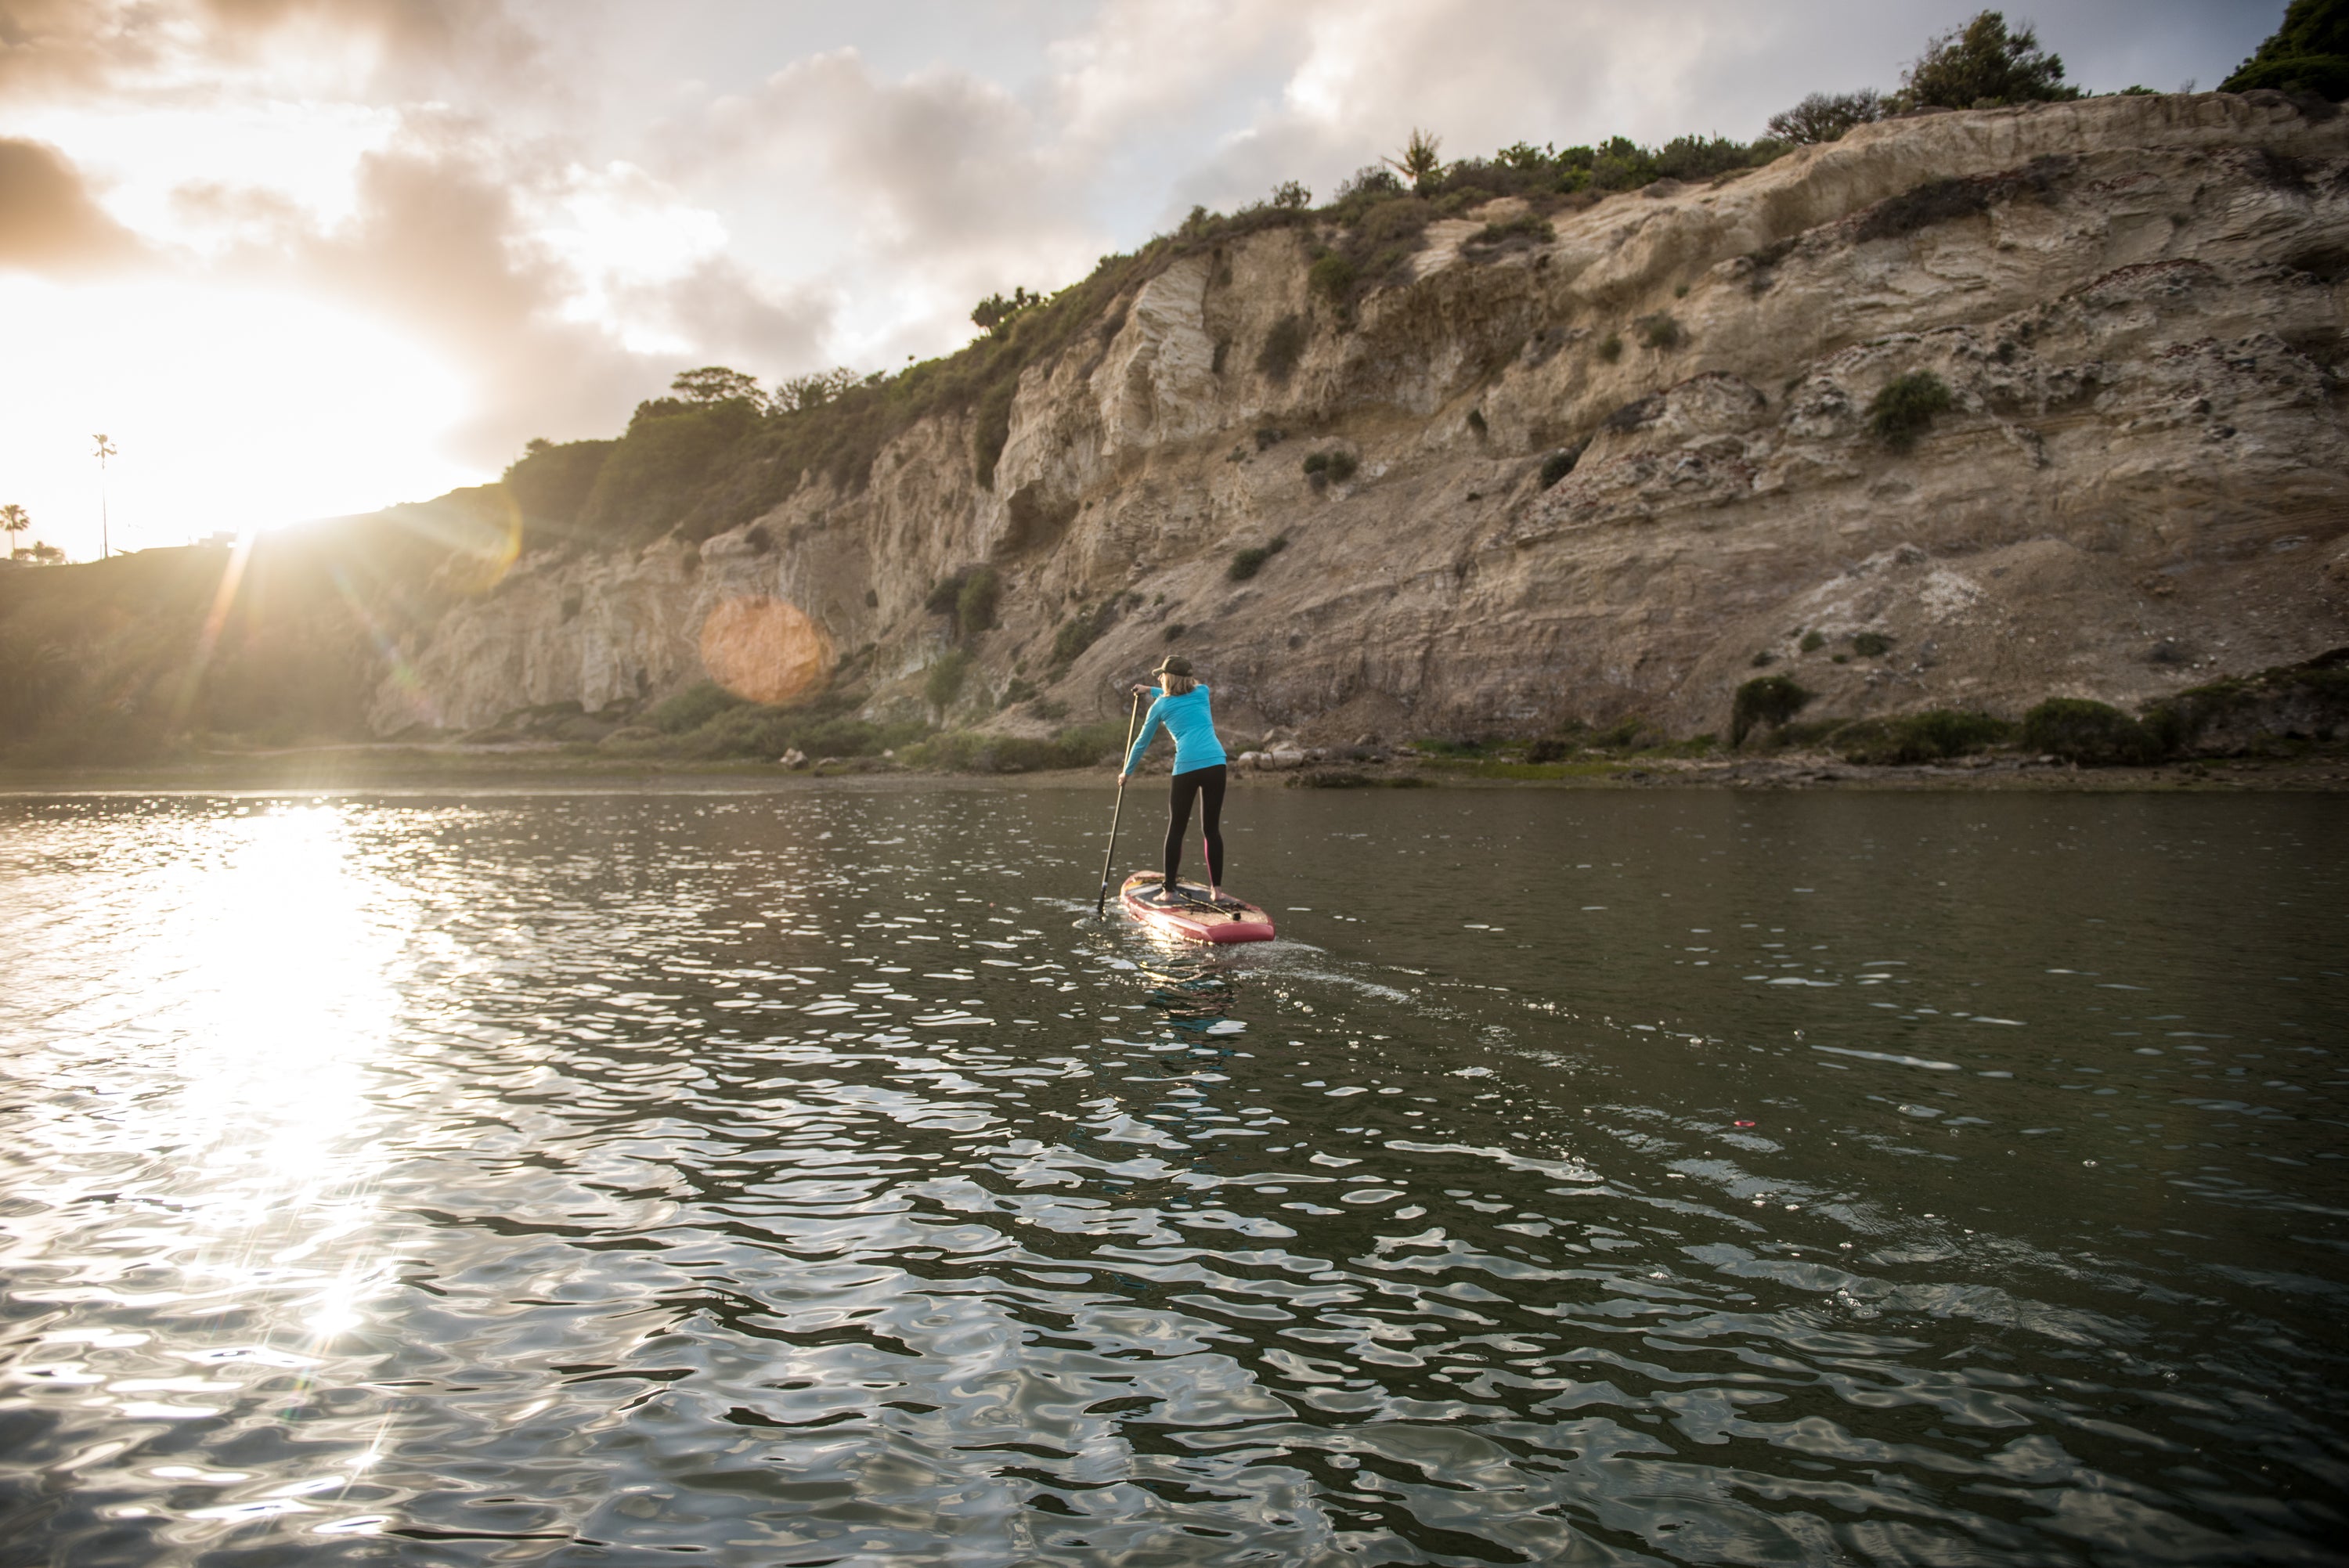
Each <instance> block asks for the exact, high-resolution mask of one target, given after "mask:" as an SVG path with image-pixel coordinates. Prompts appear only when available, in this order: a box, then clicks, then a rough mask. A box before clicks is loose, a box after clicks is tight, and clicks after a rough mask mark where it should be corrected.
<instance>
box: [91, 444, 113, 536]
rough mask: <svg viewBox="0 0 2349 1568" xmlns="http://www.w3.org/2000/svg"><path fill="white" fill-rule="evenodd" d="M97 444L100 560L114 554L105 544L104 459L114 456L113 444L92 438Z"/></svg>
mask: <svg viewBox="0 0 2349 1568" xmlns="http://www.w3.org/2000/svg"><path fill="white" fill-rule="evenodd" d="M90 439H92V440H94V441H96V442H97V443H98V558H99V559H100V560H103V559H105V558H106V557H107V556H109V555H111V554H112V553H114V552H112V551H111V550H110V549H109V548H108V547H107V542H106V459H109V458H110V457H112V456H114V443H113V442H112V441H109V440H108V439H107V438H105V437H104V436H102V435H101V436H93V437H91V438H90Z"/></svg>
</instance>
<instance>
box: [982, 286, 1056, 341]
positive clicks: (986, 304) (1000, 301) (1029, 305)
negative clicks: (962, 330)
mask: <svg viewBox="0 0 2349 1568" xmlns="http://www.w3.org/2000/svg"><path fill="white" fill-rule="evenodd" d="M1043 303H1044V296H1043V295H1041V294H1030V293H1029V292H1028V291H1027V290H1026V289H1024V288H1015V289H1013V290H1012V291H1011V294H1010V297H1009V298H1008V299H1007V298H1005V297H1004V296H1003V295H1001V294H989V295H988V296H987V297H986V298H985V299H983V300H981V301H979V302H978V304H976V305H973V306H972V307H971V312H970V321H971V325H973V326H978V327H983V328H985V329H986V331H987V332H988V334H989V335H994V336H999V335H1002V333H1003V330H1004V329H1005V328H1006V327H1008V326H1009V325H1011V318H1012V317H1014V316H1016V315H1019V314H1020V313H1021V312H1022V311H1029V310H1033V309H1035V308H1036V307H1037V306H1038V305H1040V304H1043Z"/></svg>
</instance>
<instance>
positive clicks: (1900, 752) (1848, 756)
mask: <svg viewBox="0 0 2349 1568" xmlns="http://www.w3.org/2000/svg"><path fill="white" fill-rule="evenodd" d="M2013 737H2014V726H2013V725H2012V724H2009V723H2008V722H2006V720H2004V719H2002V718H1993V717H1991V716H1990V715H1989V714H1986V713H1976V712H1960V711H1957V710H1954V709H1951V708H1933V709H1930V710H1929V711H1927V712H1924V713H1910V714H1903V715H1901V716H1900V717H1898V718H1869V719H1861V720H1858V721H1857V722H1856V723H1852V724H1847V725H1845V726H1843V727H1841V728H1839V729H1837V730H1836V731H1835V733H1834V735H1833V736H1832V737H1831V738H1830V741H1829V744H1831V745H1832V746H1833V747H1834V748H1835V750H1836V754H1837V756H1839V757H1841V758H1843V759H1844V760H1845V761H1846V762H1856V763H1861V764H1865V765H1868V766H1871V767H1878V768H1882V767H1909V766H1914V765H1916V764H1918V763H1920V762H1936V761H1939V760H1940V759H1941V758H1945V757H1964V756H1968V755H1971V754H1972V753H1975V752H1980V751H1987V750H1989V749H1991V748H1992V747H1995V746H2003V745H2004V744H2006V743H2007V742H2008V741H2009V740H2011V739H2013Z"/></svg>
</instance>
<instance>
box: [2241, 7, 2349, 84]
mask: <svg viewBox="0 0 2349 1568" xmlns="http://www.w3.org/2000/svg"><path fill="white" fill-rule="evenodd" d="M2253 88H2275V89H2276V90H2277V91H2279V92H2288V93H2311V94H2313V95H2315V96H2316V97H2318V98H2330V99H2333V101H2334V102H2336V103H2337V102H2339V101H2340V100H2341V99H2343V98H2349V0H2292V4H2291V5H2287V6H2286V7H2284V13H2283V24H2282V26H2279V27H2278V28H2276V30H2275V31H2274V32H2273V33H2272V34H2271V35H2270V36H2269V37H2268V40H2267V41H2266V42H2265V43H2263V44H2261V46H2259V47H2258V48H2257V49H2255V50H2253V51H2252V52H2251V58H2250V59H2247V60H2245V61H2244V62H2243V63H2242V64H2241V65H2240V66H2239V67H2236V70H2235V74H2234V75H2233V76H2230V77H2228V78H2227V79H2226V80H2225V81H2223V82H2220V84H2219V90H2220V92H2226V93H2247V92H2250V91H2251V90H2252V89H2253Z"/></svg>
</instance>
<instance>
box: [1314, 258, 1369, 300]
mask: <svg viewBox="0 0 2349 1568" xmlns="http://www.w3.org/2000/svg"><path fill="white" fill-rule="evenodd" d="M1359 275H1360V273H1359V271H1358V269H1357V268H1356V267H1355V265H1354V263H1353V259H1352V258H1351V257H1350V256H1348V255H1347V254H1346V253H1344V252H1342V251H1331V252H1329V253H1327V254H1325V255H1323V256H1321V257H1320V258H1319V260H1317V261H1316V262H1314V263H1313V264H1312V265H1311V266H1310V267H1309V268H1307V269H1306V272H1305V286H1306V287H1308V288H1309V289H1311V290H1312V291H1313V292H1314V293H1315V294H1319V295H1320V296H1321V297H1322V298H1323V299H1326V300H1328V301H1329V302H1330V304H1335V305H1342V304H1345V303H1346V296H1347V295H1348V294H1351V293H1352V292H1353V288H1354V280H1355V278H1356V277H1357V276H1359Z"/></svg>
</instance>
